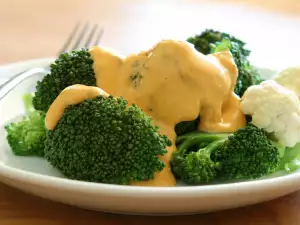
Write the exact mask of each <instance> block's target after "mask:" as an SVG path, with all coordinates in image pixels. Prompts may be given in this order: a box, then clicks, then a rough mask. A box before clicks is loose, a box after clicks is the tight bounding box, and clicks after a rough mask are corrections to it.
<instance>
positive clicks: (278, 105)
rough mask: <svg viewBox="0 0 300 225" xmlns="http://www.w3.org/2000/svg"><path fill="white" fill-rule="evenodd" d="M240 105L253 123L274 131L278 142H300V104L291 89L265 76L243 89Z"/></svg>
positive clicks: (291, 143) (268, 130)
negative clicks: (258, 81)
mask: <svg viewBox="0 0 300 225" xmlns="http://www.w3.org/2000/svg"><path fill="white" fill-rule="evenodd" d="M240 107H241V110H242V111H243V112H244V113H245V114H247V115H251V116H252V123H253V124H254V125H255V126H257V127H260V128H263V129H265V130H266V131H267V132H269V133H274V135H275V137H276V138H277V140H278V142H279V143H280V144H282V145H284V146H287V147H294V146H295V145H296V143H298V142H300V104H299V99H298V97H297V95H296V93H295V92H294V91H292V90H290V89H287V88H285V87H283V86H282V85H280V84H278V83H277V82H276V81H274V80H266V81H263V82H262V83H261V84H260V85H254V86H251V87H249V88H248V89H247V90H246V92H245V93H244V95H243V97H242V102H241V106H240Z"/></svg>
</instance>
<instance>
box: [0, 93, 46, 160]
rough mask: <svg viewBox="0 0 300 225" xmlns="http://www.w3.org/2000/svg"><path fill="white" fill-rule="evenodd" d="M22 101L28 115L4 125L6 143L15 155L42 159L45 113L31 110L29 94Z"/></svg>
mask: <svg viewBox="0 0 300 225" xmlns="http://www.w3.org/2000/svg"><path fill="white" fill-rule="evenodd" d="M23 100H24V103H25V108H26V111H27V113H28V115H26V116H24V117H23V118H22V119H21V120H20V121H18V122H13V123H9V124H7V125H5V130H6V132H7V141H8V144H9V145H10V147H11V150H12V152H13V153H14V154H15V155H18V156H41V157H42V156H44V141H45V139H46V128H45V113H44V112H41V111H35V110H34V109H33V107H32V95H31V94H26V95H24V97H23Z"/></svg>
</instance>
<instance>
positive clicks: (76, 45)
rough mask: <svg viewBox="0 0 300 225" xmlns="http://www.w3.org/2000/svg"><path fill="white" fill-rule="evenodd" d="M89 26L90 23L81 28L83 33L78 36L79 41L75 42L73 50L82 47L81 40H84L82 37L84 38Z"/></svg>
mask: <svg viewBox="0 0 300 225" xmlns="http://www.w3.org/2000/svg"><path fill="white" fill-rule="evenodd" d="M88 27H89V23H86V24H85V25H84V27H83V29H82V30H81V33H80V34H79V36H78V38H77V41H76V42H75V44H74V46H73V48H72V50H73V49H77V48H79V47H80V43H81V41H82V39H83V37H84V34H85V32H86V31H87V29H88Z"/></svg>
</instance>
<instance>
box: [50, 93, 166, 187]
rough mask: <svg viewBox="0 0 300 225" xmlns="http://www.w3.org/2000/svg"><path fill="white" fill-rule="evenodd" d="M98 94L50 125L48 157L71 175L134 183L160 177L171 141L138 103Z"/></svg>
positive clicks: (98, 180)
mask: <svg viewBox="0 0 300 225" xmlns="http://www.w3.org/2000/svg"><path fill="white" fill-rule="evenodd" d="M127 104H128V103H127V101H126V100H124V99H123V98H121V97H120V98H115V97H113V96H109V97H104V96H97V97H96V98H95V99H89V100H85V101H83V102H82V103H80V104H77V105H72V106H70V107H69V108H68V109H66V110H65V113H64V114H63V116H62V118H61V119H60V121H59V123H58V124H57V126H56V127H55V129H54V130H48V131H47V138H46V142H45V145H46V146H45V158H46V160H48V161H49V162H50V163H51V164H52V165H53V166H54V167H55V168H57V169H58V170H59V171H60V172H61V173H62V174H64V175H65V176H66V177H67V178H69V179H76V180H85V181H91V182H101V183H113V184H129V183H130V181H146V180H150V179H153V178H154V174H155V173H156V172H160V171H161V170H162V169H163V168H164V166H165V164H164V162H163V161H161V159H160V158H159V156H162V155H164V154H166V153H167V150H166V147H167V146H171V144H172V143H171V141H170V140H169V139H168V138H167V136H165V135H160V134H159V130H158V129H159V128H158V127H156V126H154V125H153V124H152V119H151V118H150V117H148V116H147V115H146V114H145V113H144V112H143V111H142V110H141V109H140V108H139V107H138V106H137V105H130V106H128V105H127Z"/></svg>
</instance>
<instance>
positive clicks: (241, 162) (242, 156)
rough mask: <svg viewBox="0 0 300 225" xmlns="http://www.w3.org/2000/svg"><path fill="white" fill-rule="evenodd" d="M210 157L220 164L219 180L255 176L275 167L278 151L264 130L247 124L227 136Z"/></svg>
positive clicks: (278, 160)
mask: <svg viewBox="0 0 300 225" xmlns="http://www.w3.org/2000/svg"><path fill="white" fill-rule="evenodd" d="M212 160H213V161H215V162H220V163H221V169H220V170H219V172H218V173H219V174H218V176H219V177H222V178H223V179H256V178H259V177H262V176H264V175H267V174H270V173H272V172H274V171H275V170H276V169H277V168H278V166H279V163H280V152H279V149H278V148H277V147H276V145H275V144H274V142H273V141H272V140H270V139H269V137H268V134H267V132H266V131H265V130H263V129H260V128H258V127H256V126H254V125H252V124H248V125H247V126H246V127H245V128H240V129H238V130H237V131H236V132H234V133H233V134H232V135H230V136H228V139H227V140H225V141H224V143H223V144H221V145H219V147H218V148H217V149H216V150H215V151H214V152H213V154H212Z"/></svg>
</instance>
